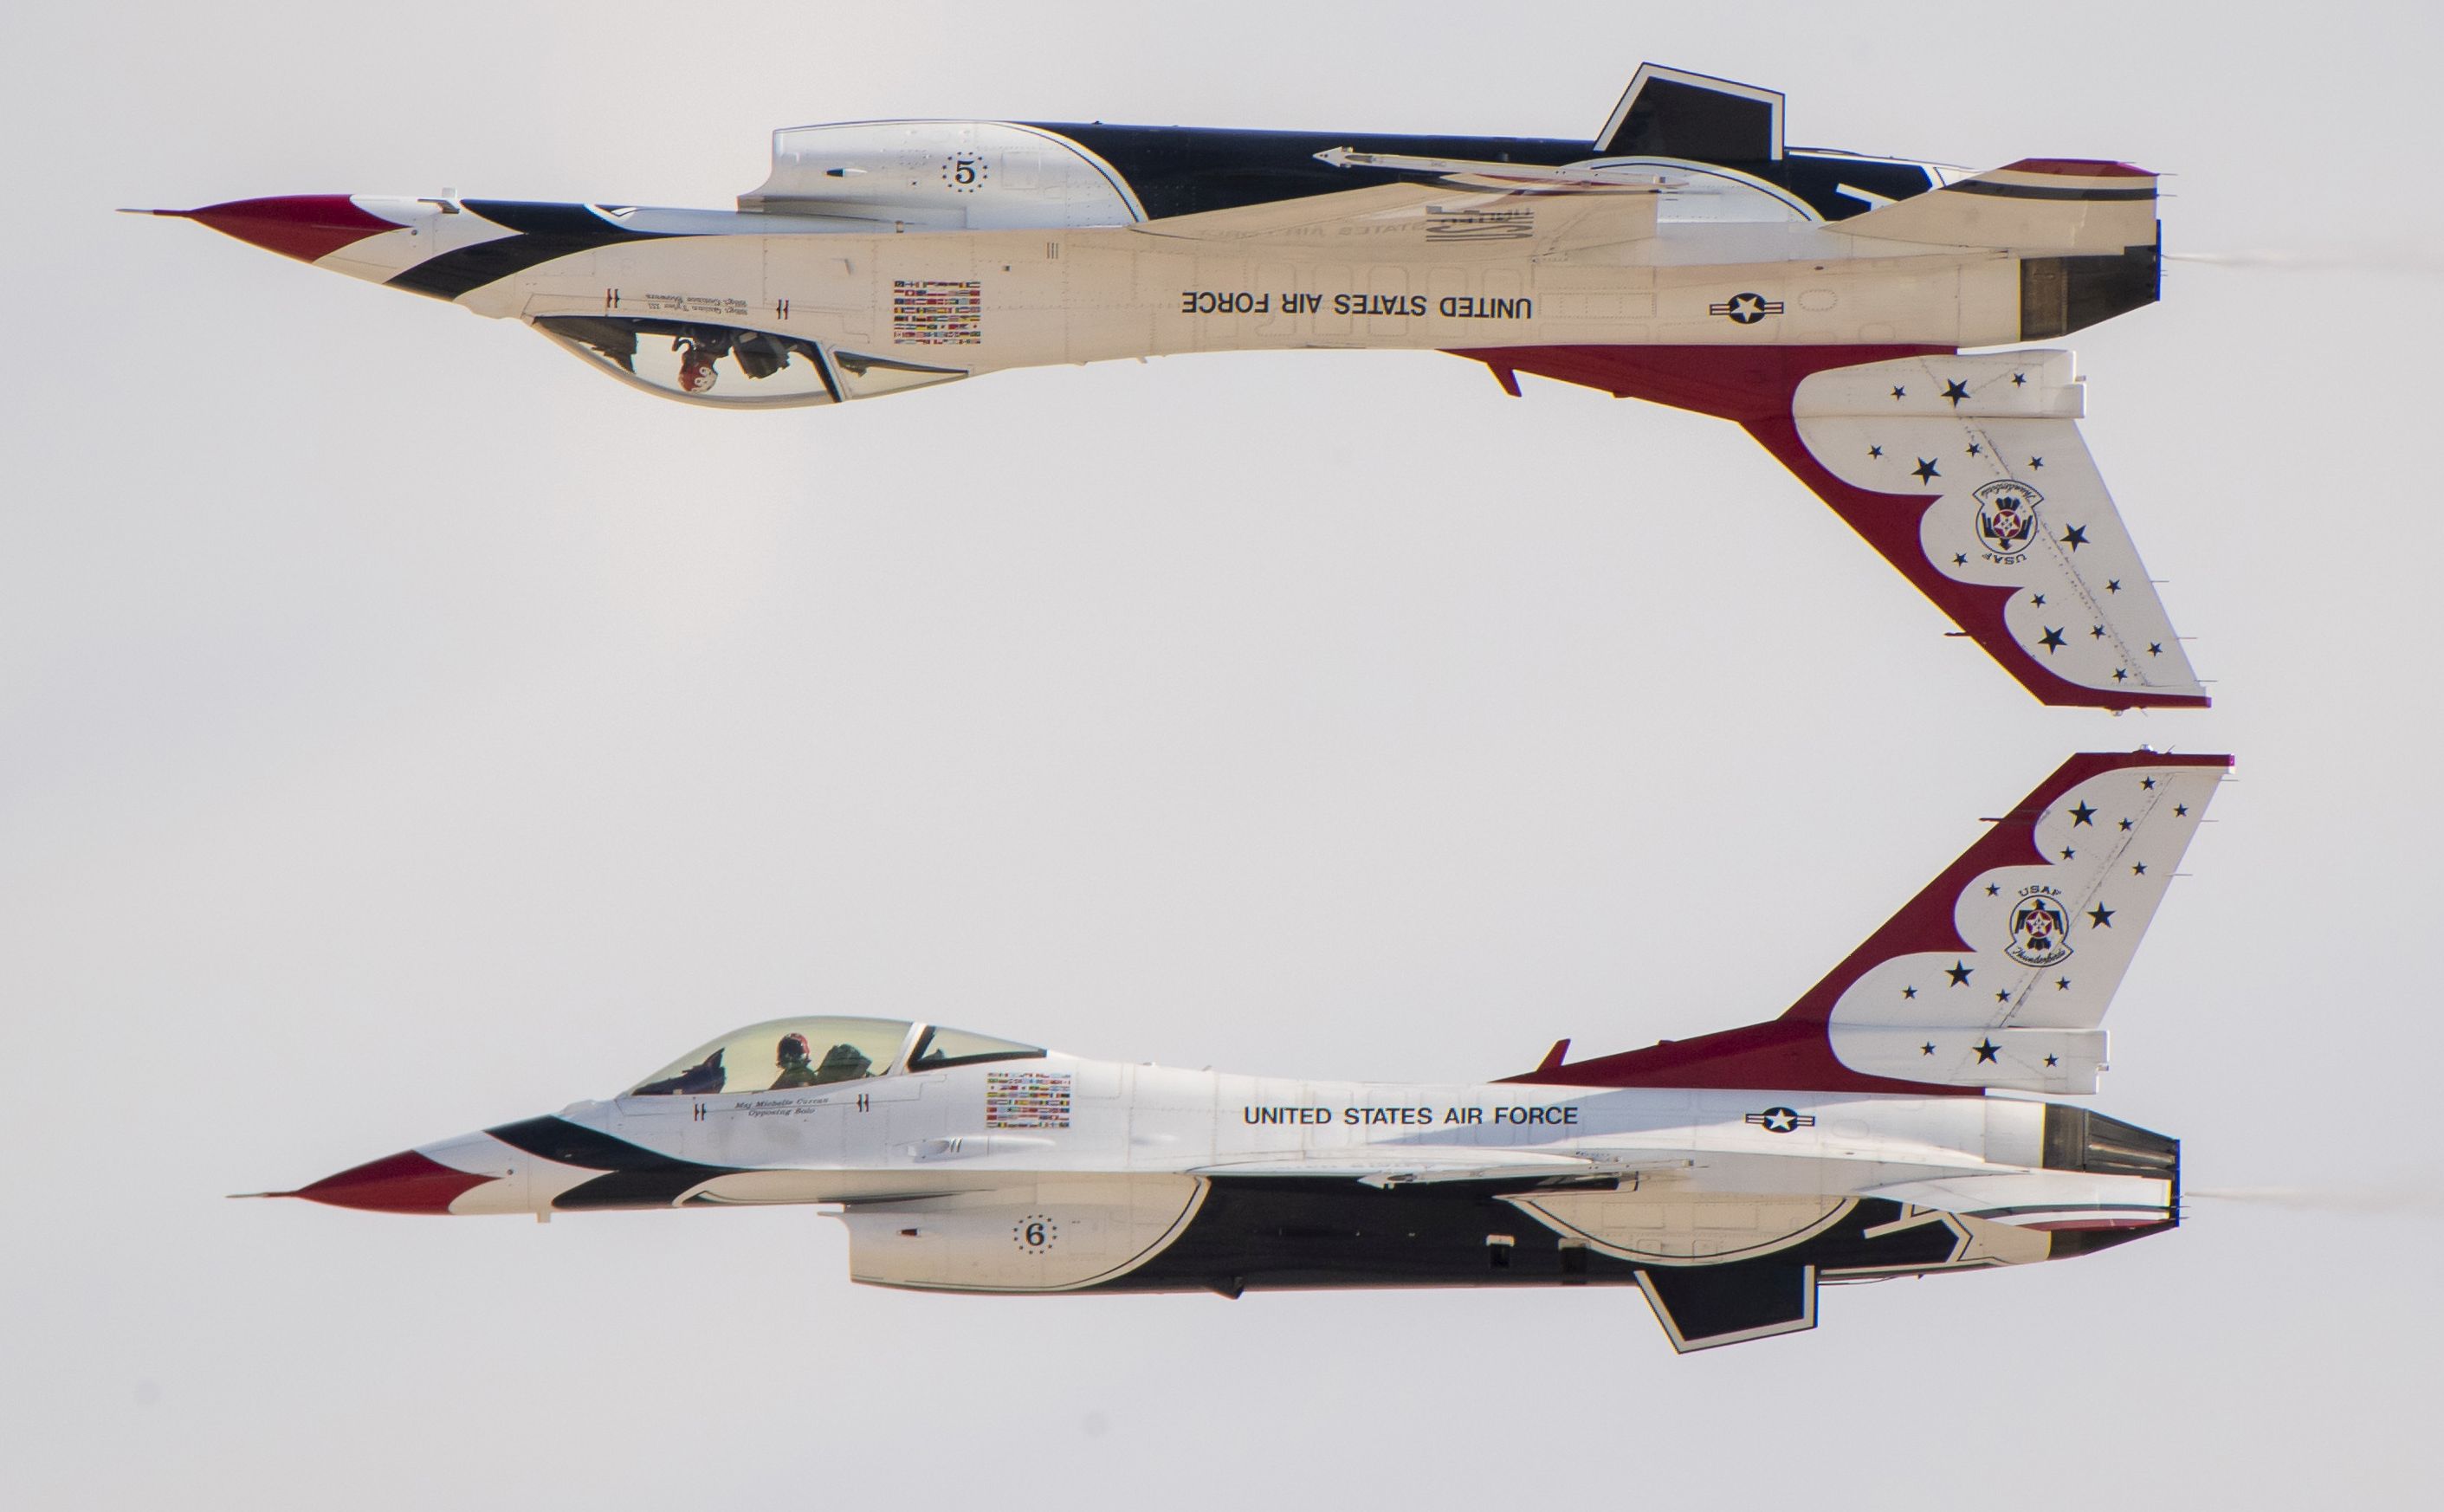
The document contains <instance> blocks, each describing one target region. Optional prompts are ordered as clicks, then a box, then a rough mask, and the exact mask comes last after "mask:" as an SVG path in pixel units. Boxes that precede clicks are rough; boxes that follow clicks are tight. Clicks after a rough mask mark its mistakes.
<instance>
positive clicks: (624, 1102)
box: [265, 750, 2231, 1351]
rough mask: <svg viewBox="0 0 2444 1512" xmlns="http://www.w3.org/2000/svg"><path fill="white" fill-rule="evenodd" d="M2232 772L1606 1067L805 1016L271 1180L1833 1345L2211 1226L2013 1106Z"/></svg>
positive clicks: (2170, 759)
mask: <svg viewBox="0 0 2444 1512" xmlns="http://www.w3.org/2000/svg"><path fill="white" fill-rule="evenodd" d="M2229 765H2231V761H2230V759H2229V758H2228V757H2222V756H2172V755H2162V754H2158V753H2156V752H2153V751H2144V750H2142V751H2138V752H2134V753H2130V754H2120V755H2083V756H2074V757H2072V758H2071V759H2070V760H2069V761H2067V762H2065V763H2064V765H2062V766H2061V767H2060V768H2059V769H2058V770H2056V771H2055V772H2054V774H2053V775H2052V776H2050V777H2048V778H2046V781H2045V782H2043V783H2041V784H2038V786H2037V789H2036V791H2034V792H2032V793H2030V794H2029V795H2028V796H2027V798H2025V799H2023V800H2022V801H2021V802H2019V803H2018V804H2016V805H2015V806H2013V807H2012V808H2011V809H2010V810H2009V812H2007V813H2006V814H2005V815H2004V816H2003V817H2002V818H2001V819H1999V820H1996V821H1992V826H1991V828H1990V829H1989V830H1988V831H1987V832H1986V834H1985V835H1984V836H1983V837H1982V838H1981V839H1978V840H1977V841H1976V842H1975V843H1974V844H1972V846H1971V847H1970V848H1969V850H1968V851H1967V852H1966V853H1965V854H1964V855H1962V856H1961V857H1960V858H1959V859H1958V860H1956V861H1954V862H1953V863H1952V864H1951V865H1950V866H1949V867H1946V868H1945V869H1944V870H1943V872H1942V873H1941V874H1940V875H1939V876H1936V878H1935V880H1934V881H1933V882H1932V883H1930V884H1928V885H1927V887H1926V888H1925V890H1924V891H1922V892H1920V893H1919V894H1917V896H1916V897H1915V898H1913V899H1911V900H1910V902H1909V903H1908V904H1907V905H1906V906H1905V907H1903V908H1902V909H1901V911H1900V912H1899V913H1896V914H1894V915H1893V917H1892V918H1891V919H1890V920H1889V921H1888V922H1886V923H1885V924H1884V926H1883V927H1882V928H1881V929H1879V930H1878V931H1876V932H1875V933H1874V934H1872V935H1871V936H1869V937H1868V939H1867V942H1866V943H1865V944H1863V945H1861V946H1860V947H1859V948H1858V949H1857V950H1853V951H1852V952H1850V954H1849V955H1848V956H1847V957H1846V958H1844V959H1843V960H1842V963H1841V964H1840V965H1839V966H1837V967H1835V968H1833V970H1832V971H1831V972H1830V973H1829V974H1827V975H1826V976H1825V977H1824V980H1823V981H1821V982H1819V983H1817V984H1816V985H1815V986H1813V987H1811V988H1809V989H1808V990H1807V991H1806V992H1805V994H1804V995H1802V996H1801V997H1800V999H1799V1001H1798V1002H1797V1003H1795V1004H1793V1005H1791V1006H1790V1008H1789V1009H1788V1010H1787V1011H1786V1012H1785V1013H1783V1014H1782V1015H1781V1016H1780V1017H1779V1018H1775V1019H1770V1020H1768V1021H1766V1022H1764V1023H1752V1024H1750V1025H1747V1026H1746V1027H1743V1028H1735V1029H1727V1030H1723V1031H1720V1032H1718V1033H1713V1034H1707V1035H1701V1036H1699V1037H1697V1038H1695V1039H1690V1040H1680V1041H1670V1040H1667V1041H1663V1042H1658V1043H1657V1044H1655V1045H1652V1046H1649V1047H1648V1048H1645V1049H1642V1050H1631V1051H1627V1052H1625V1053H1622V1054H1619V1055H1609V1056H1601V1057H1597V1058H1595V1059H1592V1060H1577V1061H1573V1060H1568V1059H1567V1053H1568V1047H1569V1042H1568V1041H1566V1040H1565V1041H1563V1042H1560V1043H1558V1044H1556V1045H1554V1046H1553V1048H1552V1050H1551V1051H1550V1052H1549V1053H1547V1054H1546V1057H1545V1058H1544V1060H1543V1061H1542V1062H1540V1063H1539V1064H1538V1065H1537V1066H1536V1067H1535V1068H1534V1069H1532V1070H1529V1071H1527V1072H1524V1073H1522V1074H1520V1075H1517V1076H1511V1077H1505V1078H1502V1079H1498V1080H1493V1081H1478V1082H1462V1083H1455V1084H1448V1085H1425V1086H1416V1085H1387V1084H1382V1083H1372V1082H1342V1081H1315V1080H1298V1079H1283V1078H1278V1077H1252V1076H1233V1075H1226V1074H1222V1073H1216V1072H1212V1071H1178V1070H1173V1069H1171V1068H1169V1067H1163V1066H1156V1065H1151V1064H1144V1065H1137V1064H1126V1063H1121V1062H1118V1061H1109V1060H1086V1059H1083V1058H1080V1057H1077V1056H1070V1055H1062V1054H1058V1053H1055V1052H1052V1051H1048V1050H1043V1049H1038V1048H1036V1047H1034V1046H1032V1045H1027V1044H1020V1043H1016V1042H1011V1041H1008V1040H1001V1039H994V1038H991V1037H989V1036H986V1035H981V1034H974V1033H971V1032H969V1031H967V1030H963V1029H954V1028H950V1027H948V1026H946V1025H942V1024H933V1023H907V1022H904V1021H902V1020H898V1019H872V1018H837V1017H814V1018H802V1019H785V1020H781V1021H778V1022H775V1023H758V1024H754V1025H751V1026H750V1027H748V1028H744V1029H739V1030H736V1031H734V1032H732V1033H730V1034H726V1035H723V1036H722V1037H721V1038H720V1039H718V1040H714V1041H713V1042H711V1043H709V1044H704V1045H699V1046H697V1047H696V1048H695V1049H693V1050H690V1051H689V1052H688V1053H687V1054H685V1055H683V1056H681V1057H679V1058H678V1059H677V1060H675V1061H673V1062H671V1064H669V1065H668V1066H665V1067H663V1068H662V1069H660V1070H658V1071H657V1072H655V1073H654V1074H653V1075H651V1076H649V1077H646V1078H644V1079H642V1080H640V1081H639V1082H637V1083H636V1084H635V1085H633V1086H631V1087H629V1088H628V1089H627V1090H626V1091H624V1092H621V1093H619V1094H617V1095H615V1096H613V1097H609V1098H607V1099H605V1100H603V1101H600V1102H580V1103H575V1104H573V1105H571V1106H569V1107H566V1108H564V1109H562V1110H561V1111H560V1112H559V1113H557V1114H552V1115H548V1116H543V1117H539V1118H526V1119H521V1120H519V1121H517V1122H514V1123H506V1124H502V1125H501V1126H499V1127H498V1128H493V1129H488V1130H485V1131H484V1132H482V1133H480V1134H467V1135H464V1136H462V1137H459V1138H455V1139H446V1140H443V1141H441V1142H440V1143H437V1144H430V1145H425V1146H422V1147H420V1148H418V1149H416V1150H412V1151H408V1152H403V1153H400V1154H396V1155H391V1156H388V1157H386V1158H383V1159H380V1160H376V1161H373V1162H371V1163H369V1164H366V1165H362V1166H359V1167H356V1168H355V1169H353V1170H350V1171H342V1172H340V1173H339V1174H338V1175H335V1176H328V1177H325V1178H324V1179H323V1180H321V1181H318V1182H315V1183H313V1184H312V1185H311V1186H308V1187H305V1188H304V1189H300V1190H297V1191H294V1192H281V1193H266V1194H265V1195H275V1196H294V1197H305V1198H308V1199H310V1200H312V1201H315V1202H319V1203H328V1204H331V1205H333V1206H336V1207H342V1208H368V1209H373V1210H377V1211H384V1212H403V1213H533V1214H537V1215H539V1216H542V1217H546V1218H547V1217H549V1216H550V1215H552V1214H554V1213H560V1212H583V1211H588V1210H594V1209H603V1208H726V1207H748V1206H757V1205H765V1204H775V1203H812V1204H824V1205H829V1207H830V1208H831V1210H832V1214H833V1216H836V1217H838V1218H840V1219H841V1220H842V1222H844V1223H845V1224H846V1225H847V1226H848V1232H849V1268H850V1274H851V1275H852V1277H853V1278H854V1279H855V1280H857V1281H861V1282H869V1283H872V1284H876V1285H884V1286H904V1287H916V1288H919V1289H928V1290H939V1291H970V1292H1074V1291H1194V1290H1200V1289H1201V1290H1210V1291H1215V1292H1219V1293H1222V1294H1223V1295H1225V1296H1228V1297H1237V1296H1239V1295H1241V1294H1242V1293H1243V1292H1249V1291H1261V1290H1268V1289H1279V1288H1315V1287H1344V1286H1554V1285H1560V1286H1584V1285H1620V1286H1632V1285H1634V1286H1636V1287H1637V1288H1639V1290H1640V1291H1641V1292H1643V1293H1644V1294H1645V1296H1646V1300H1647V1301H1648V1302H1649V1303H1650V1304H1651V1305H1652V1306H1653V1308H1654V1311H1655V1315H1656V1317H1657V1319H1659V1320H1660V1321H1661V1323H1662V1325H1663V1329H1664V1332H1665V1334H1666V1336H1667V1337H1669V1338H1670V1339H1671V1342H1672V1345H1673V1347H1674V1348H1675V1349H1678V1350H1683V1351H1687V1350H1694V1349H1707V1348H1712V1347H1713V1346H1715V1345H1718V1344H1731V1343H1737V1342H1740V1341H1741V1340H1744V1339H1752V1338H1761V1337H1766V1336H1768V1335H1773V1334H1785V1333H1790V1332H1792V1331H1795V1330H1799V1329H1805V1328H1812V1327H1814V1326H1815V1323H1816V1298H1817V1288H1818V1287H1819V1286H1820V1285H1823V1284H1825V1283H1828V1282H1866V1281H1880V1280H1883V1279H1885V1278H1887V1277H1892V1276H1920V1275H1930V1274H1935V1273H1942V1272H1951V1271H1961V1270H1976V1269H1981V1268H1984V1267H1987V1266H1993V1265H2012V1264H2020V1263H2026V1262H2031V1261H2040V1260H2059V1259H2062V1258H2064V1257H2065V1256H2071V1255H2083V1254H2086V1253H2088V1252H2090V1251H2092V1250H2096V1249H2101V1248H2103V1247H2105V1246H2107V1245H2118V1244H2120V1243H2122V1242H2123V1241H2125V1240H2129V1239H2134V1238H2137V1237H2139V1236H2140V1235H2143V1234H2152V1233H2157V1232H2160V1231H2162V1230H2164V1229H2167V1228H2171V1227H2173V1226H2176V1224H2178V1223H2179V1222H2180V1146H2179V1144H2178V1143H2177V1142H2176V1141H2175V1140H2172V1139H2169V1138H2166V1137H2165V1136H2164V1135H2162V1134H2151V1133H2149V1132H2148V1131H2146V1130H2144V1129H2139V1128H2135V1127H2133V1126H2131V1125H2129V1124H2126V1123H2122V1122H2120V1121H2118V1120H2116V1119H2112V1118H2108V1117H2105V1116H2102V1115H2101V1114H2096V1113H2091V1112H2089V1111H2087V1110H2085V1109H2083V1108H2080V1107H2076V1106H2073V1105H2070V1104H2066V1103H2061V1102H2049V1101H2045V1100H2042V1098H2040V1097H2027V1096H2018V1095H2017V1094H2031V1093H2033V1094H2053V1095H2077V1094H2085V1093H2092V1092H2094V1091H2095V1090H2096V1082H2097V1075H2098V1073H2099V1072H2100V1071H2101V1070H2103V1069H2104V1060H2105V1037H2104V1034H2103V1032H2102V1031H2101V1029H2099V1028H2098V1027H2097V1025H2098V1023H2099V1021H2100V1020H2101V1019H2102V1017H2103V1015H2104V1010H2105V1006H2106V1005H2107V1004H2108V1003H2109V1002H2110V1001H2111V999H2112V996H2113V991H2114V988H2115V986H2117V985H2119V983H2120V980H2121V974H2122V972H2123V970H2124V969H2125V968H2127V967H2128V966H2129V964H2130V957H2131V955H2132V953H2133V952H2134V951H2135V950H2136V949H2137V947H2138V944H2139V935H2140V934H2141V933H2142V932H2144V931H2145V930H2146V928H2147V925H2148V922H2149V920H2151V919H2152V918H2153V917H2154V916H2155V913H2156V906H2157V903H2158V902H2160V901H2161V900H2162V898H2163V895H2164V889H2165V887H2166V885H2167V884H2168V883H2169V882H2170V880H2171V879H2172V876H2173V875H2174V871H2175V869H2176V866H2177V864H2178V863H2179V861H2180V858H2181V855H2182V852H2183V851H2184V850H2185V849H2186V848H2187V847H2188V845H2189V841H2190V837H2191V836H2192V835H2193V834H2194V832H2195V831H2196V829H2197V826H2198V823H2199V821H2200V819H2201V818H2202V817H2203V816H2204V814H2205V812H2206V807H2207V802H2208V801H2209V799H2211V798H2212V797H2213V794H2214V790H2215V787H2216V784H2218V783H2219V782H2220V781H2221V780H2222V778H2223V775H2224V771H2225V768H2227V767H2228V766H2229ZM1777 890H1778V891H1780V892H1782V893H1784V894H1791V895H1798V894H1806V893H1823V892H1825V891H1827V890H1826V889H1823V888H1817V889H1793V888H1790V887H1787V886H1779V887H1778V889H1777ZM1829 891H1830V893H1831V894H1832V895H1837V896H1838V895H1839V893H1840V889H1839V887H1838V886H1835V887H1833V888H1831V889H1830V890H1829Z"/></svg>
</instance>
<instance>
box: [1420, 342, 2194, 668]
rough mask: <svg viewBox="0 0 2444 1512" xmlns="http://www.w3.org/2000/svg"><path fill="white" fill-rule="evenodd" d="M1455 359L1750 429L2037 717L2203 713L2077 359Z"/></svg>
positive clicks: (1653, 354) (1537, 352) (1585, 350)
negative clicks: (2088, 438)
mask: <svg viewBox="0 0 2444 1512" xmlns="http://www.w3.org/2000/svg"><path fill="white" fill-rule="evenodd" d="M1895 351H1902V352H1904V353H1906V355H1902V356H1898V357H1895V356H1892V355H1890V354H1891V353H1893V352H1895ZM1457 355H1459V356H1462V357H1468V358H1472V359H1474V360H1478V361H1482V362H1484V363H1486V364H1487V365H1488V366H1490V367H1491V368H1492V369H1493V372H1494V375H1495V377H1496V378H1501V379H1502V380H1503V383H1504V386H1505V387H1506V388H1509V389H1510V390H1511V391H1512V392H1513V393H1516V392H1517V380H1516V378H1515V375H1516V374H1518V373H1523V372H1524V373H1536V374H1540V375H1543V376H1546V377H1549V378H1561V379H1563V380H1564V381H1566V382H1573V383H1583V384H1587V385H1589V386H1591V387H1596V388H1602V389H1606V390H1609V391H1610V392H1611V393H1613V394H1615V395H1619V396H1624V397H1638V398H1645V399H1652V400H1655V401H1657V402H1659V403H1664V404H1670V405H1674V406H1676V407H1678V408H1682V409H1692V410H1697V411H1700V412H1701V413H1705V414H1710V415H1722V416H1724V417H1725V418H1728V419H1734V420H1737V421H1739V422H1740V423H1741V424H1742V425H1743V426H1745V427H1746V428H1747V429H1748V431H1749V433H1750V434H1751V435H1754V436H1755V437H1756V438H1757V439H1758V440H1759V441H1760V442H1762V443H1764V445H1765V446H1766V448H1767V450H1768V451H1770V452H1773V454H1774V455H1775V457H1777V458H1778V459H1780V461H1781V462H1782V463H1783V465H1784V466H1786V467H1787V468H1789V469H1790V470H1791V471H1792V472H1793V473H1795V474H1797V476H1798V477H1799V479H1800V481H1801V482H1803V483H1805V484H1806V485H1807V487H1808V488H1809V489H1811V490H1812V491H1814V492H1815V494H1816V495H1817V497H1819V498H1821V499H1823V500H1824V502H1825V503H1826V504H1828V505H1830V506H1832V507H1833V511H1834V512H1835V513H1836V514H1839V515H1840V516H1841V517H1842V519H1843V520H1844V521H1845V522H1847V523H1848V524H1849V526H1850V527H1851V528H1852V529H1854V530H1856V531H1858V532H1859V534H1860V535H1861V536H1864V537H1865V538H1866V540H1867V543H1868V544H1870V545H1873V546H1874V547H1875V548H1876V549H1877V550H1878V551H1879V552H1881V553H1882V554H1883V556H1884V557H1885V559H1886V560H1888V561H1889V562H1892V564H1893V565H1894V566H1896V567H1898V568H1899V569H1900V570H1901V573H1902V575H1903V576H1905V577H1907V578H1908V579H1909V580H1910V581H1912V582H1914V583H1916V585H1917V586H1918V588H1919V589H1920V591H1922V592H1923V593H1925V594H1926V596H1927V597H1928V598H1930V599H1934V600H1935V604H1936V606H1937V607H1938V608H1940V609H1942V610H1943V611H1944V612H1945V613H1946V614H1948V615H1950V616H1951V617H1952V618H1953V622H1954V623H1956V624H1958V625H1959V626H1960V629H1961V631H1962V632H1963V633H1964V634H1966V635H1967V636H1969V637H1970V638H1972V639H1973V640H1975V641H1976V642H1977V643H1978V644H1979V645H1981V646H1983V647H1984V648H1985V649H1986V651H1987V653H1988V654H1989V655H1992V656H1993V657H1994V659H1995V660H1996V661H1999V662H2001V663H2002V664H2003V666H2004V669H2005V670H2006V671H2008V672H2009V673H2011V675H2013V676H2014V677H2017V678H2018V679H2019V680H2020V682H2021V683H2022V684H2023V685H2024V686H2025V687H2027V690H2028V691H2030V692H2032V693H2034V694H2036V696H2037V697H2038V698H2039V699H2041V700H2042V701H2044V702H2046V703H2048V704H2064V705H2084V706H2088V707H2092V708H2101V709H2117V710H2118V709H2145V708H2182V707H2188V708H2200V707H2204V706H2205V704H2206V703H2207V694H2206V690H2205V688H2204V687H2202V686H2201V685H2200V683H2199V681H2198V677H2197V674H2196V673H2194V671H2192V670H2191V667H2190V659H2189V656H2188V655H2187V653H2186V652H2184V651H2183V649H2182V647H2181V643H2180V639H2179V637H2178V636H2176V635H2175V634H2174V632H2173V626H2172V621H2171V620H2170V619H2169V618H2167V617H2166V615H2165V612H2164V605H2163V601H2162V600H2161V599H2158V598H2157V594H2156V586H2155V583H2154V582H2153V581H2150V580H2149V578H2148V576H2147V569H2146V567H2145V565H2144V564H2143V563H2142V562H2140V561H2139V548H2138V546H2137V545H2136V544H2134V543H2133V542H2132V541H2131V539H2130V533H2129V531H2128V530H2127V529H2125V528H2124V527H2123V526H2122V524H2121V515H2120V511H2119V510H2118V509H2116V508H2115V507H2114V504H2113V496H2112V495H2111V494H2110V493H2109V492H2107V491H2106V489H2105V487H2104V480H2103V478H2102V477H2101V475H2100V474H2099V473H2098V471H2097V469H2096V464H2095V462H2094V460H2093V459H2092V458H2090V456H2089V455H2088V452H2087V446H2086V443H2085V442H2083V440H2082V439H2081V437H2080V433H2079V425H2078V421H2079V418H2080V416H2081V415H2083V413H2084V402H2085V394H2084V388H2083V384H2082V383H2081V382H2080V381H2079V379H2078V378H2076V377H2075V376H2074V365H2075V363H2076V358H2075V357H2074V356H2073V355H2072V354H2071V353H2069V352H2064V351H2020V352H1994V353H1986V354H1980V355H1972V356H1960V355H1954V354H1947V353H1943V352H1940V351H1935V352H1927V351H1922V350H1912V349H1906V348H1883V349H1877V348H1856V347H1745V348H1742V347H1511V348H1504V349H1498V350H1477V351H1467V352H1461V353H1459V354H1457ZM1879 356H1880V357H1882V358H1883V360H1869V361H1863V362H1861V361H1856V360H1855V359H1858V358H1861V357H1866V358H1874V357H1879Z"/></svg>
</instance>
